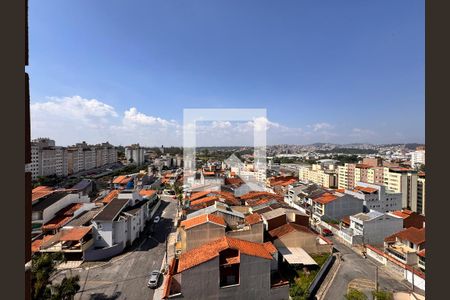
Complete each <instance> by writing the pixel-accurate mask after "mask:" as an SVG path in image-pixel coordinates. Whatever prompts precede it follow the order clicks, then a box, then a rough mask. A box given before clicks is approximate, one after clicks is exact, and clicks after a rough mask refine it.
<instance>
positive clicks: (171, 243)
mask: <svg viewBox="0 0 450 300" xmlns="http://www.w3.org/2000/svg"><path fill="white" fill-rule="evenodd" d="M179 217H180V216H179V215H176V216H175V219H174V226H175V224H178V220H179ZM176 242H177V231H176V230H175V231H174V232H171V233H170V234H169V236H168V237H167V260H166V255H164V258H163V260H162V264H161V271H162V270H163V269H167V267H168V265H169V264H170V262H171V260H172V258H173V257H174V256H175V244H176ZM166 261H167V265H166ZM167 280H168V276H166V275H165V274H164V277H163V283H162V284H161V285H160V286H159V287H158V288H157V289H156V290H155V293H154V294H153V299H154V300H160V299H162V297H163V294H164V287H165V285H166V281H167Z"/></svg>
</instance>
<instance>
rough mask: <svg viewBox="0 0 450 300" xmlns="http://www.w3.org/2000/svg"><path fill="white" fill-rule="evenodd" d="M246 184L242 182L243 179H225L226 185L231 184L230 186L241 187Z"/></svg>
mask: <svg viewBox="0 0 450 300" xmlns="http://www.w3.org/2000/svg"><path fill="white" fill-rule="evenodd" d="M243 183H244V182H243V181H242V179H240V178H238V177H236V178H225V184H230V185H241V184H243Z"/></svg>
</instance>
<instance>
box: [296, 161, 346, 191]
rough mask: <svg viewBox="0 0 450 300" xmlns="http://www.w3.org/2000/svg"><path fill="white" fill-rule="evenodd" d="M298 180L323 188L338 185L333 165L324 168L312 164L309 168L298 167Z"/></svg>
mask: <svg viewBox="0 0 450 300" xmlns="http://www.w3.org/2000/svg"><path fill="white" fill-rule="evenodd" d="M298 178H299V179H300V180H306V181H311V182H314V183H317V184H320V185H321V186H323V187H325V188H331V187H336V186H337V185H338V182H337V173H336V169H335V166H334V165H333V164H329V165H325V166H322V165H320V164H314V165H312V166H311V167H305V166H303V167H300V169H299V172H298Z"/></svg>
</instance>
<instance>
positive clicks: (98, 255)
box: [83, 243, 125, 261]
mask: <svg viewBox="0 0 450 300" xmlns="http://www.w3.org/2000/svg"><path fill="white" fill-rule="evenodd" d="M124 247H125V246H124V245H123V244H122V243H120V244H116V245H114V246H112V247H107V248H102V249H93V248H91V249H88V250H86V251H85V252H84V255H83V259H84V260H85V261H96V260H103V259H108V258H111V257H113V256H116V255H118V254H120V253H122V251H123V249H124Z"/></svg>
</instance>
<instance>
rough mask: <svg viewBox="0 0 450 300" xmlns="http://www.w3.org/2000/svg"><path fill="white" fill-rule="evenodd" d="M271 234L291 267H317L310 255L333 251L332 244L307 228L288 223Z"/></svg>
mask: <svg viewBox="0 0 450 300" xmlns="http://www.w3.org/2000/svg"><path fill="white" fill-rule="evenodd" d="M269 234H270V236H271V238H272V240H273V244H274V245H275V247H276V248H277V250H278V251H279V252H280V255H281V257H282V258H283V261H285V262H287V263H288V264H290V265H294V266H317V263H316V262H315V261H314V259H313V258H312V257H311V256H310V255H311V254H321V253H331V251H332V244H331V243H329V242H328V241H327V240H326V239H324V238H323V237H320V236H319V235H317V234H316V233H314V232H313V231H311V230H310V229H309V228H308V227H306V226H302V225H297V224H294V223H287V224H284V225H282V226H280V227H277V228H275V229H273V230H270V231H269ZM324 241H326V242H324Z"/></svg>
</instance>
